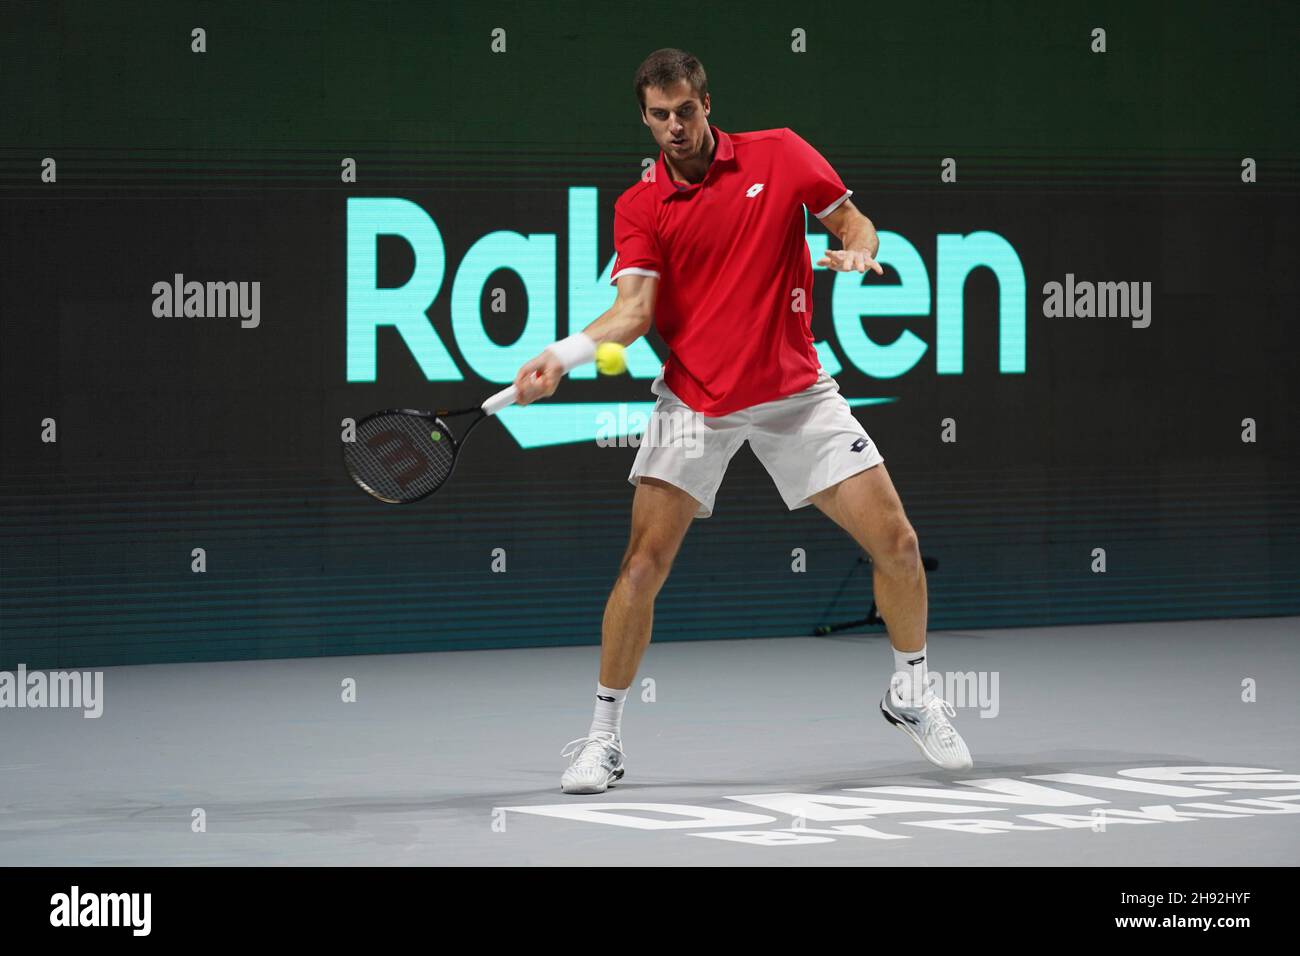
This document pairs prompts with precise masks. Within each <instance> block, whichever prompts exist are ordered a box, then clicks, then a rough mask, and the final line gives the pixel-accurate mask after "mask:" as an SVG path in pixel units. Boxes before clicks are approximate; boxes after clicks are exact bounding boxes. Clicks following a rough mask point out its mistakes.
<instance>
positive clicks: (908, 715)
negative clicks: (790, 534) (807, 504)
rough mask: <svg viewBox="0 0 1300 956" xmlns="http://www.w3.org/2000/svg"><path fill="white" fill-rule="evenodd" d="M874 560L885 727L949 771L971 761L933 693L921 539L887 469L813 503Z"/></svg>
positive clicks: (849, 481)
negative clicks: (884, 659)
mask: <svg viewBox="0 0 1300 956" xmlns="http://www.w3.org/2000/svg"><path fill="white" fill-rule="evenodd" d="M811 500H812V503H813V504H814V505H816V506H817V507H818V508H819V509H820V510H821V511H822V512H823V513H824V514H826V515H827V516H828V517H829V518H830V519H831V520H832V521H834V522H835V523H836V524H837V525H839V526H840V527H841V528H843V529H844V530H845V531H847V532H848V533H849V534H850V535H851V536H852V537H853V540H854V541H856V542H857V543H858V544H859V545H860V546H861V547H862V548H863V549H864V550H865V551H866V552H867V553H868V554H869V555H871V564H872V567H873V569H874V571H873V574H872V586H873V588H874V589H875V596H876V607H877V609H878V610H879V612H880V616H881V617H882V618H884V619H885V627H886V629H887V630H888V631H889V640H890V643H891V644H892V645H893V647H894V676H893V678H892V679H891V680H890V688H889V690H887V691H886V692H885V695H884V697H883V698H882V699H881V701H880V712H881V714H882V715H884V718H885V720H887V721H889V723H890V724H892V725H893V726H895V727H897V728H898V729H899V730H901V731H903V732H904V733H905V734H907V736H908V737H910V738H911V739H912V742H913V743H915V744H916V745H917V747H918V748H919V749H920V751H921V753H923V754H924V755H925V757H926V759H927V760H929V761H930V762H931V763H933V764H935V765H936V766H939V767H943V768H944V769H945V770H967V769H969V768H970V767H971V766H972V765H973V763H974V761H973V760H972V759H971V755H970V750H969V749H968V748H967V747H966V742H965V741H964V740H962V738H961V735H960V734H959V733H957V729H956V728H955V727H953V726H952V723H951V722H950V721H949V719H948V718H949V717H954V716H956V712H955V711H954V710H953V708H952V705H951V704H949V703H948V702H947V701H945V700H944V699H943V697H941V696H939V695H938V694H936V693H934V691H933V690H932V689H931V688H930V687H929V686H928V683H929V681H928V673H927V663H926V658H927V657H928V656H929V650H928V648H927V647H926V632H925V625H926V615H927V595H926V584H925V568H924V567H923V566H922V564H921V550H920V547H919V546H918V544H917V539H916V532H915V531H914V530H913V529H912V525H911V523H910V522H909V521H908V520H907V515H906V514H905V513H904V512H903V503H902V502H901V501H900V500H899V498H898V492H897V491H896V490H895V489H894V483H893V481H892V480H890V477H889V472H888V471H886V470H885V466H884V464H883V463H881V464H879V465H876V466H875V467H874V468H870V469H868V470H867V471H862V472H859V473H858V474H856V475H853V476H851V477H849V478H846V479H844V480H843V481H841V482H839V483H838V484H836V485H833V486H832V487H830V488H827V489H825V490H824V491H821V492H818V493H817V494H814V495H813V496H812V499H811Z"/></svg>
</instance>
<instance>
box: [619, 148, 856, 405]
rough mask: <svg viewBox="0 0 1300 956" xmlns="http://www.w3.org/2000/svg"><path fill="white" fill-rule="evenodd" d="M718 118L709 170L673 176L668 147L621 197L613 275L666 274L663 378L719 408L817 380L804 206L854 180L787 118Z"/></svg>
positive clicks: (693, 401) (660, 324)
mask: <svg viewBox="0 0 1300 956" xmlns="http://www.w3.org/2000/svg"><path fill="white" fill-rule="evenodd" d="M710 129H712V130H713V135H714V137H715V138H716V140H717V148H716V150H715V152H714V154H713V161H712V163H710V164H709V168H708V171H707V172H706V173H705V175H704V179H703V180H702V181H700V182H699V183H695V184H692V185H686V186H685V187H684V188H682V184H680V183H674V182H673V180H672V174H671V173H670V172H669V171H668V167H667V166H666V165H665V164H664V154H663V153H662V152H660V154H659V161H658V162H657V163H656V164H655V170H654V178H653V179H652V180H651V181H649V182H638V183H637V184H636V185H635V186H633V187H632V188H630V189H628V190H627V191H626V192H624V193H623V195H622V196H620V197H619V199H618V202H616V203H615V204H614V250H615V260H614V269H613V272H612V273H611V279H610V281H611V282H613V283H617V282H618V279H619V277H620V276H624V275H648V276H655V277H657V278H658V279H659V290H658V300H657V302H656V305H655V327H656V328H657V329H658V330H659V334H660V335H661V336H662V337H663V340H664V342H665V343H667V345H668V348H669V349H670V350H671V353H672V354H671V355H669V357H668V361H667V362H665V363H664V381H665V382H666V383H667V385H668V387H669V388H671V389H672V390H673V392H674V393H675V394H676V395H677V396H678V397H679V398H680V399H681V400H682V401H684V402H685V403H686V404H687V405H689V406H690V407H691V408H693V409H695V410H696V411H698V412H700V413H702V414H704V415H709V416H716V415H728V414H730V413H731V412H735V411H739V410H740V409H742V408H748V407H749V406H751V405H757V404H759V403H760V402H770V401H772V400H773V399H777V398H782V397H784V396H786V395H793V394H794V393H795V392H799V391H802V390H803V389H805V388H807V387H808V386H809V385H811V384H813V382H815V381H816V380H817V369H818V367H819V365H820V363H819V362H818V360H817V350H816V349H815V348H814V347H813V337H812V329H811V327H810V326H811V323H812V287H813V270H812V262H811V260H810V258H809V255H808V245H807V241H806V240H805V238H804V215H803V208H802V207H804V206H807V207H808V210H809V211H810V212H812V213H813V215H815V216H817V217H818V218H819V219H820V218H821V217H823V216H826V215H829V214H830V213H831V212H832V211H833V210H835V209H836V208H838V207H839V205H840V203H842V202H844V200H845V199H847V198H848V197H849V196H850V195H852V191H851V190H849V189H846V188H845V187H844V183H843V181H842V180H841V179H840V177H839V176H838V175H836V173H835V170H834V169H832V168H831V166H830V164H829V163H828V162H826V160H825V159H824V158H823V157H822V155H821V154H820V153H818V152H817V150H815V149H813V147H812V146H810V145H808V143H806V142H805V141H804V140H803V139H801V138H800V137H799V136H798V134H796V133H795V132H794V131H792V130H790V129H766V130H759V131H757V132H753V133H736V134H735V135H728V134H727V133H724V132H723V131H722V130H720V129H718V128H717V127H716V126H711V127H710ZM796 290H802V295H800V296H796V295H795V292H796ZM800 307H801V308H802V311H795V309H796V308H800Z"/></svg>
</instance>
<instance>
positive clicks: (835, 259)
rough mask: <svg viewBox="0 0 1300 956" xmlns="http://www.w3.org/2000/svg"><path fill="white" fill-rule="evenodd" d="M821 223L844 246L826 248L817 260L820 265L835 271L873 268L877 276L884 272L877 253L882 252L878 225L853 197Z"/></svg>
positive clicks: (863, 270) (855, 270)
mask: <svg viewBox="0 0 1300 956" xmlns="http://www.w3.org/2000/svg"><path fill="white" fill-rule="evenodd" d="M821 224H822V225H823V226H825V227H826V228H827V229H828V230H829V231H830V232H831V234H832V235H834V236H836V237H837V238H838V239H839V240H840V245H841V246H842V247H843V248H841V249H827V250H826V254H825V255H824V256H822V258H821V259H820V260H818V262H817V264H818V265H819V266H825V267H826V268H828V269H833V270H834V271H836V272H866V271H867V270H868V269H870V270H871V271H872V272H874V273H876V275H884V274H885V270H884V269H882V268H881V267H880V263H878V262H876V253H877V252H879V251H880V237H878V236H877V235H876V227H875V226H874V225H872V223H871V220H870V219H868V218H867V217H866V216H864V215H863V214H862V213H861V211H859V210H858V207H857V206H855V205H853V201H852V200H851V199H846V200H844V202H842V203H840V205H839V206H838V207H837V208H836V210H835V211H834V212H832V213H831V214H830V215H828V216H826V217H825V218H824V219H822V220H821Z"/></svg>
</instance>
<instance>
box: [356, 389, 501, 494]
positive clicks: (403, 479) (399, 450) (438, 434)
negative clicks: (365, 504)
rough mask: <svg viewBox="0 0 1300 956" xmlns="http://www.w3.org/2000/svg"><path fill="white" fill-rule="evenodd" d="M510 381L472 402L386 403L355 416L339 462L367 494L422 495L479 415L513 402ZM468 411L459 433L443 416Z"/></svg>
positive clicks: (445, 472)
mask: <svg viewBox="0 0 1300 956" xmlns="http://www.w3.org/2000/svg"><path fill="white" fill-rule="evenodd" d="M515 397H516V393H515V387H514V386H513V385H511V386H510V387H509V388H503V389H502V390H501V391H499V392H497V393H496V394H495V395H493V396H492V397H491V398H489V399H488V400H487V401H486V402H484V403H483V404H482V405H479V406H478V407H476V408H461V409H456V410H449V409H445V408H444V409H439V410H438V411H435V412H423V411H419V410H417V409H413V408H389V409H385V410H384V411H381V412H373V413H372V414H370V415H367V416H366V417H365V418H363V419H361V421H359V422H357V427H356V434H355V436H354V439H353V440H352V441H345V442H344V443H343V464H344V466H345V467H346V468H347V470H348V474H349V475H351V476H352V480H353V481H355V482H356V483H357V487H359V488H360V489H361V490H362V491H364V492H365V493H366V494H368V495H370V496H371V497H372V498H376V499H378V500H379V501H382V502H384V503H385V504H390V505H409V504H411V503H412V502H416V501H419V500H421V499H422V498H427V497H429V495H431V494H433V493H434V492H435V491H437V490H438V489H439V488H441V487H442V486H443V485H444V484H446V482H447V479H448V478H450V477H451V473H452V470H453V469H454V468H455V467H456V456H457V455H458V454H459V452H460V450H461V448H463V447H464V446H465V441H466V439H468V438H469V433H470V432H472V431H473V430H474V426H475V425H477V424H478V423H479V422H481V421H483V419H485V418H488V417H489V416H491V415H495V414H496V413H497V412H499V411H501V409H503V408H505V407H506V406H508V405H513V404H514V402H515ZM461 415H473V416H474V418H473V419H472V420H471V421H470V423H469V424H468V425H466V426H465V431H464V433H463V434H462V435H461V437H460V438H459V439H458V438H457V437H456V435H455V433H454V432H453V431H452V430H451V427H450V426H449V425H448V424H447V419H449V418H456V417H458V416H461Z"/></svg>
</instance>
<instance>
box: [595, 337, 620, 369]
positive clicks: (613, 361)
mask: <svg viewBox="0 0 1300 956" xmlns="http://www.w3.org/2000/svg"><path fill="white" fill-rule="evenodd" d="M596 368H597V370H599V372H600V374H601V375H622V374H623V373H624V372H625V371H627V357H626V356H625V355H624V354H623V346H621V345H619V344H618V343H617V342H603V343H601V345H600V346H599V347H597V349H596Z"/></svg>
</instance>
